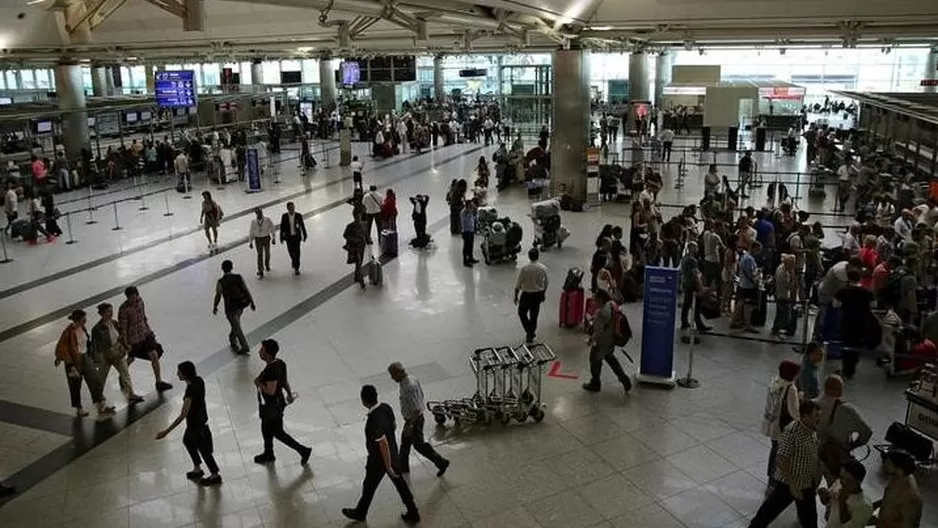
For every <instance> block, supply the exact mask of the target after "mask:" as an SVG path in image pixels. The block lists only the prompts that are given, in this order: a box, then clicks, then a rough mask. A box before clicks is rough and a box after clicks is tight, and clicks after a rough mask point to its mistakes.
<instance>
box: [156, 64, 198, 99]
mask: <svg viewBox="0 0 938 528" xmlns="http://www.w3.org/2000/svg"><path fill="white" fill-rule="evenodd" d="M153 85H154V89H155V91H156V104H158V105H160V106H162V107H164V108H180V107H191V106H195V105H196V94H195V74H194V72H193V71H191V70H179V71H158V72H156V75H155V77H154V83H153Z"/></svg>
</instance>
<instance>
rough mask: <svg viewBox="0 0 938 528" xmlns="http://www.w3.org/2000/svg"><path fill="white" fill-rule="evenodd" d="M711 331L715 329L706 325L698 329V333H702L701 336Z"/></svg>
mask: <svg viewBox="0 0 938 528" xmlns="http://www.w3.org/2000/svg"><path fill="white" fill-rule="evenodd" d="M711 330H713V327H712V326H707V325H704V326H698V327H697V332H698V333H701V334H705V333H707V332H709V331H711Z"/></svg>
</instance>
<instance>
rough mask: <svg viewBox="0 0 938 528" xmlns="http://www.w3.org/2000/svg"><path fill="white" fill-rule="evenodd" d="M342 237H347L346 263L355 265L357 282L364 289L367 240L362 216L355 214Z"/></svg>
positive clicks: (344, 247) (345, 247)
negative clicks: (363, 263) (364, 261)
mask: <svg viewBox="0 0 938 528" xmlns="http://www.w3.org/2000/svg"><path fill="white" fill-rule="evenodd" d="M342 238H344V239H345V246H343V249H345V253H346V257H345V263H346V264H352V265H353V266H354V268H355V282H357V283H358V284H359V285H360V286H361V288H362V289H363V290H364V289H365V275H364V274H363V273H362V260H363V259H364V258H365V246H366V245H367V244H366V242H365V228H364V227H363V226H362V221H361V217H360V216H358V215H354V216H353V218H352V221H351V222H349V223H348V224H347V225H346V226H345V231H344V232H343V233H342Z"/></svg>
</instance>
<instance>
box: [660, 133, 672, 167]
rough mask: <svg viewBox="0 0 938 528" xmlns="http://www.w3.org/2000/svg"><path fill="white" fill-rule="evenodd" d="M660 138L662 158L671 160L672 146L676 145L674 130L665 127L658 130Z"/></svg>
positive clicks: (667, 160)
mask: <svg viewBox="0 0 938 528" xmlns="http://www.w3.org/2000/svg"><path fill="white" fill-rule="evenodd" d="M658 140H659V141H661V159H662V160H663V161H666V162H670V161H671V147H672V146H673V145H674V131H673V130H671V129H670V128H668V127H665V128H663V129H662V130H661V132H658Z"/></svg>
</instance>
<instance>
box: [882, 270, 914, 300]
mask: <svg viewBox="0 0 938 528" xmlns="http://www.w3.org/2000/svg"><path fill="white" fill-rule="evenodd" d="M909 275H911V272H910V271H909V270H908V269H906V268H905V267H904V266H903V267H899V268H896V269H894V270H892V272H890V273H889V278H888V279H886V285H885V286H883V291H882V292H880V296H881V298H882V300H883V302H884V303H886V305H887V306H889V305H896V304H898V303H899V300H900V297H901V291H902V279H904V278H906V277H907V276H909Z"/></svg>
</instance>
